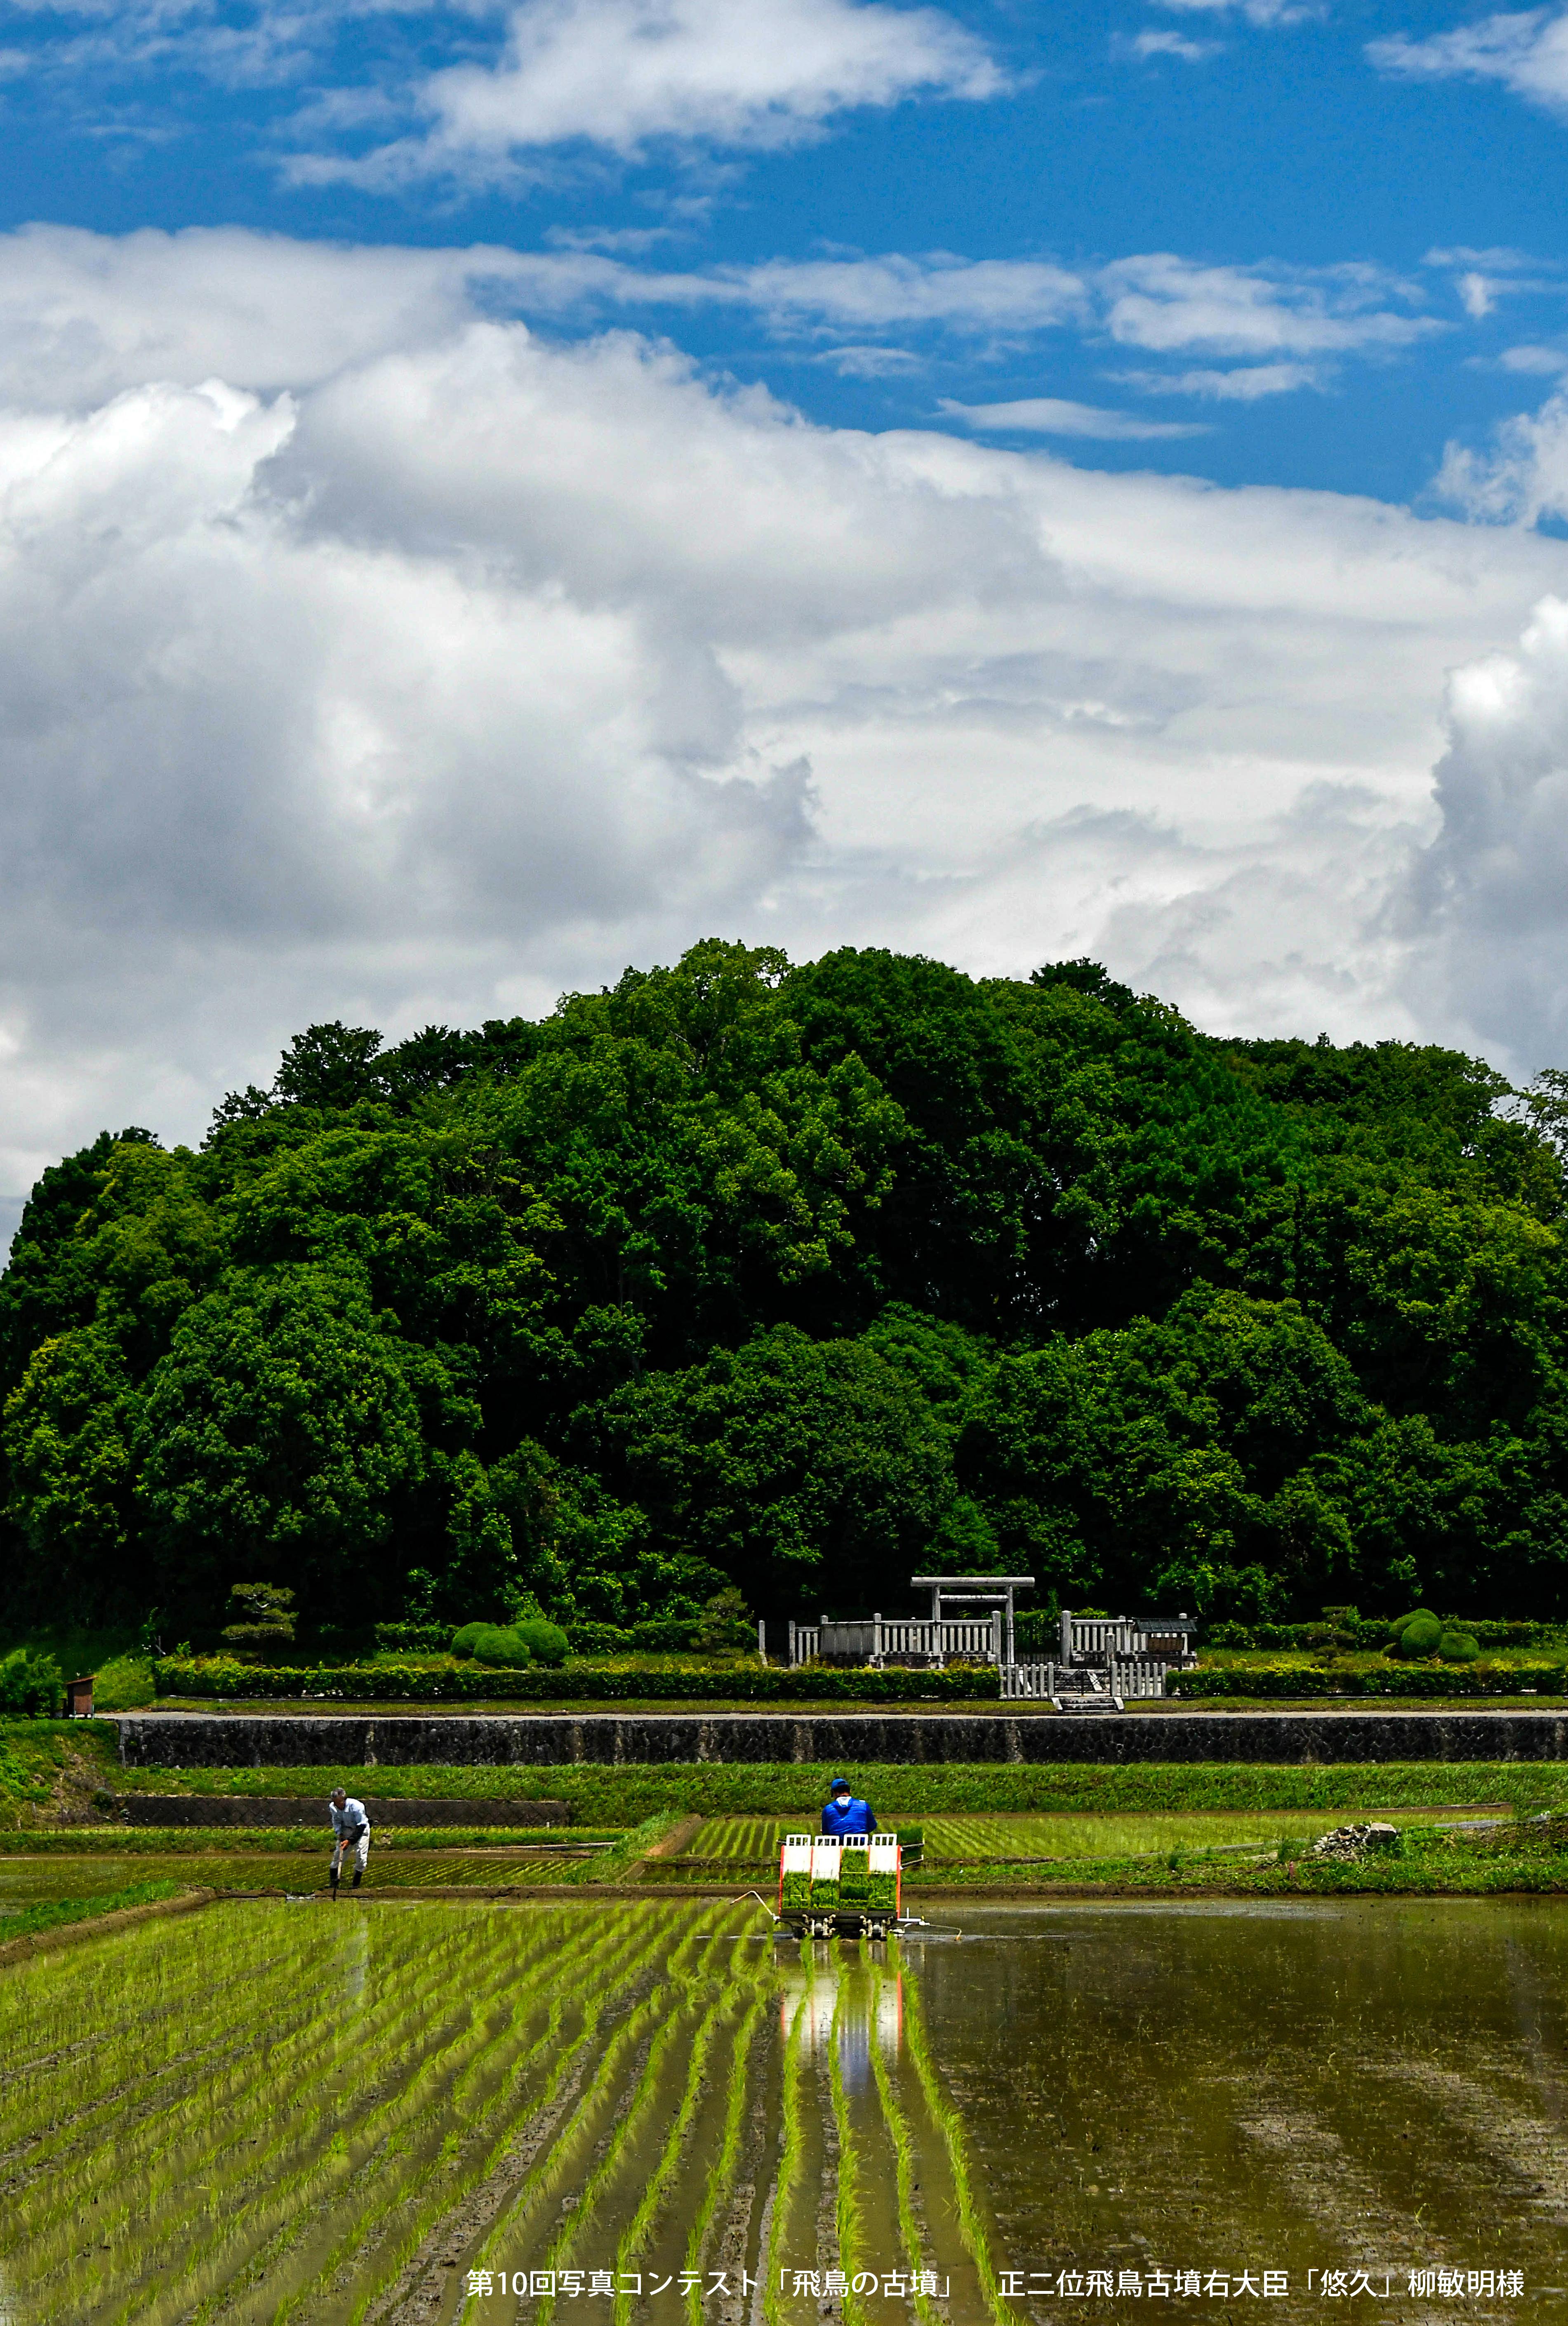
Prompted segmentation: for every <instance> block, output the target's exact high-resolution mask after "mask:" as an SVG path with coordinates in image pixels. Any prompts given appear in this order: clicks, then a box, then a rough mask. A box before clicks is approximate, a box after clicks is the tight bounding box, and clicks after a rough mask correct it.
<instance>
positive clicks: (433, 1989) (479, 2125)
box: [0, 1858, 1568, 2326]
mask: <svg viewBox="0 0 1568 2326" xmlns="http://www.w3.org/2000/svg"><path fill="white" fill-rule="evenodd" d="M145 1864H146V1861H145V1860H144V1859H141V1858H134V1859H133V1858H127V1859H125V1861H122V1865H123V1866H129V1867H131V1868H133V1869H134V1873H135V1874H137V1875H139V1874H141V1873H142V1872H143V1871H144V1867H145ZM274 1878H275V1877H274ZM111 1886H112V1885H111ZM931 1913H932V1921H933V1923H935V1922H940V1923H941V1924H942V1928H932V1929H929V1930H927V1931H917V1932H914V1933H913V1934H911V1935H910V1936H909V1937H908V1938H906V1939H905V1940H903V1941H901V1942H895V1943H894V1944H891V1945H889V1946H888V1947H886V1949H882V1948H877V1949H871V1948H849V1947H839V1946H834V1947H828V1946H821V1947H817V1948H812V1949H804V1950H803V1949H801V1948H800V1947H799V1946H797V1945H795V1944H793V1942H778V1941H775V1940H774V1938H773V1937H772V1935H771V1932H769V1931H767V1929H766V1928H765V1917H764V1916H763V1915H762V1914H761V1912H759V1910H757V1909H756V1908H755V1907H747V1906H746V1905H744V1904H731V1905H718V1904H713V1903H702V1902H699V1901H695V1900H692V1901H682V1900H679V1899H671V1900H659V1901H656V1902H652V1903H632V1902H627V1901H621V1902H603V1903H590V1902H589V1900H587V1899H585V1900H584V1901H583V1902H582V1903H575V1902H572V1903H559V1904H556V1903H551V1904H545V1903H538V1904H529V1903H517V1904H515V1905H506V1906H495V1905H487V1904H464V1903H460V1902H454V1903H450V1904H446V1905H436V1904H424V1903H399V1902H397V1901H395V1900H393V1899H387V1898H385V1897H383V1898H382V1899H380V1900H378V1901H376V1903H367V1902H366V1901H363V1900H362V1901H357V1902H351V1901H349V1900H348V1899H345V1900H344V1901H343V1902H342V1903H340V1904H339V1905H338V1906H337V1907H333V1906H331V1905H329V1904H327V1903H322V1902H320V1901H315V1902H311V1903H300V1904H294V1905H291V1904H286V1903H283V1902H281V1901H266V1902H238V1901H229V1902H223V1903H218V1904H216V1905H214V1906H211V1907H209V1908H207V1909H205V1910H204V1911H201V1912H197V1913H194V1914H187V1915H184V1916H181V1917H180V1918H178V1919H174V1920H169V1921H147V1922H144V1923H141V1924H139V1925H137V1926H135V1927H134V1928H131V1929H126V1930H123V1931H119V1932H117V1933H114V1934H107V1935H104V1936H101V1937H98V1938H96V1939H92V1940H85V1941H83V1942H81V1943H79V1944H77V1945H74V1946H71V1947H69V1948H66V1949H61V1950H60V1952H58V1953H56V1954H52V1955H42V1956H39V1957H37V1958H34V1959H32V1960H31V1961H28V1962H24V1963H21V1964H16V1965H13V1966H12V1967H10V1968H7V1969H6V1970H5V1971H4V1973H3V1974H0V2060H3V2061H4V2062H5V2098H4V2112H3V2117H0V2194H3V2197H4V2203H3V2205H0V2319H3V2320H4V2321H6V2326H56V2321H60V2326H100V2321H102V2322H103V2326H107V2321H121V2320H123V2321H151V2326H175V2321H207V2320H213V2321H218V2320H222V2321H246V2326H261V2321H269V2326H274V2321H296V2320H297V2321H311V2326H316V2321H320V2326H356V2322H357V2321H388V2326H390V2321H397V2326H413V2321H421V2322H422V2326H434V2321H450V2320H454V2319H456V2318H458V2317H459V2315H460V2316H461V2317H462V2318H463V2319H464V2320H465V2321H474V2326H511V2321H524V2320H525V2321H541V2326H543V2321H546V2320H550V2319H562V2318H564V2319H571V2318H572V2317H576V2316H583V2317H585V2318H592V2317H603V2318H605V2319H606V2320H611V2319H613V2320H616V2321H638V2320H643V2319H647V2320H649V2321H670V2326H675V2321H681V2320H682V2319H691V2320H700V2319H710V2320H714V2321H724V2326H806V2321H808V2320H810V2321H821V2319H822V2318H823V2317H824V2316H830V2317H831V2318H833V2319H835V2320H842V2321H845V2326H861V2322H862V2321H883V2320H886V2321H902V2320H913V2321H919V2326H935V2321H955V2326H971V2321H972V2326H991V2321H999V2320H1002V2319H1019V2318H1025V2319H1034V2320H1047V2319H1050V2318H1051V2317H1053V2316H1054V2315H1058V2314H1059V2313H1060V2312H1061V2311H1062V2308H1063V2306H1064V2303H1066V2302H1067V2301H1069V2300H1072V2299H1074V2298H1082V2299H1083V2300H1084V2301H1085V2302H1086V2303H1090V2305H1095V2306H1098V2308H1099V2311H1100V2312H1102V2313H1104V2312H1109V2311H1111V2310H1112V2309H1113V2307H1115V2306H1117V2305H1119V2306H1120V2307H1121V2309H1122V2312H1123V2314H1124V2315H1125V2314H1127V2309H1128V2306H1129V2305H1132V2304H1138V2305H1142V2304H1145V2303H1146V2302H1147V2301H1149V2300H1150V2299H1159V2298H1164V2299H1165V2300H1167V2301H1170V2302H1171V2303H1172V2304H1173V2307H1176V2306H1179V2305H1181V2304H1183V2303H1185V2304H1186V2305H1187V2306H1188V2314H1191V2313H1192V2312H1193V2311H1196V2312H1199V2313H1201V2314H1204V2315H1216V2314H1219V2313H1220V2312H1226V2313H1227V2314H1231V2313H1234V2312H1236V2311H1237V2310H1239V2311H1240V2312H1242V2314H1243V2315H1249V2314H1255V2313H1256V2312H1264V2313H1265V2314H1266V2313H1267V2311H1268V2309H1269V2306H1270V2304H1272V2306H1273V2310H1274V2313H1275V2314H1276V2315H1285V2316H1305V2315H1307V2314H1313V2315H1322V2311H1323V2308H1324V2303H1323V2297H1322V2293H1321V2291H1320V2286H1321V2277H1320V2275H1319V2274H1320V2273H1322V2272H1323V2271H1328V2272H1330V2273H1340V2274H1341V2283H1342V2284H1343V2285H1344V2287H1345V2291H1346V2298H1347V2299H1348V2300H1349V2301H1350V2303H1352V2305H1355V2304H1358V2303H1359V2307H1355V2306H1353V2307H1352V2312H1351V2314H1352V2315H1353V2316H1357V2317H1359V2316H1362V2315H1368V2316H1372V2315H1376V2316H1381V2317H1387V2316H1396V2317H1398V2318H1401V2319H1411V2320H1422V2321H1425V2320H1429V2319H1436V2318H1444V2319H1452V2318H1454V2317H1455V2316H1462V2317H1465V2318H1470V2319H1479V2318H1498V2319H1501V2318H1508V2319H1510V2320H1513V2319H1520V2318H1530V2319H1535V2318H1540V2319H1543V2320H1545V2319H1548V2318H1568V2259H1565V2256H1568V1905H1565V1904H1564V1903H1562V1902H1558V1901H1554V1900H1551V1899H1538V1900H1536V1899H1489V1900H1484V1901H1472V1900H1454V1899H1447V1900H1434V1901H1427V1900H1412V1899H1381V1898H1358V1899H1348V1900H1343V1901H1341V1900H1325V1899H1318V1900H1310V1901H1308V1900H1304V1901H1301V1902H1294V1901H1293V1902H1283V1901H1282V1902H1273V1901H1256V1900H1213V1901H1204V1902H1201V1903H1199V1902H1193V1903H1188V1902H1168V1903H1166V1902H1156V1901H1151V1902H1147V1903H1139V1902H1131V1901H1128V1902H1120V1901H1116V1902H1111V1901H1096V1902H1085V1903H1053V1904H1051V1905H1044V1906H1029V1907H999V1906H993V1907H974V1906H971V1907H967V1908H965V1909H964V1910H963V1912H962V1916H961V1925H962V1931H963V1935H962V1937H961V1938H960V1937H958V1936H956V1935H954V1931H955V1928H956V1926H957V1924H958V1922H959V1921H960V1916H959V1915H958V1913H957V1912H956V1911H953V1910H948V1911H945V1912H939V1911H938V1910H937V1909H935V1908H934V1907H933V1908H932V1910H931ZM0 1928H3V1925H0ZM835 2270H838V2271H841V2273H842V2278H843V2287H844V2288H845V2289H847V2290H840V2288H839V2286H838V2284H837V2282H836V2281H834V2280H832V2279H831V2278H830V2277H829V2276H828V2275H827V2273H829V2272H831V2271H835ZM595 2271H598V2272H601V2273H604V2274H605V2275H606V2277H607V2279H608V2284H610V2286H611V2287H612V2288H613V2289H614V2291H612V2292H611V2293H606V2294H595V2293H593V2292H592V2291H591V2275H592V2273H593V2272H595ZM781 2273H782V2277H781ZM1265 2273H1267V2274H1268V2284H1269V2288H1270V2290H1269V2291H1268V2292H1267V2293H1265V2292H1264V2286H1265ZM1515 2273H1517V2276H1518V2279H1519V2280H1520V2282H1521V2284H1522V2291H1515V2290H1513V2286H1512V2275H1511V2274H1515ZM574 2274H575V2275H574ZM1309 2274H1310V2275H1309ZM922 2275H923V2276H924V2284H922ZM1413 2277H1414V2279H1415V2286H1416V2290H1415V2291H1414V2292H1412V2291H1411V2284H1410V2281H1411V2279H1412V2278H1413ZM1358 2278H1359V2279H1360V2280H1361V2281H1362V2282H1363V2283H1364V2284H1365V2286H1366V2287H1368V2288H1369V2289H1370V2298H1369V2295H1368V2293H1366V2292H1361V2293H1353V2292H1352V2291H1351V2289H1352V2288H1353V2287H1355V2286H1356V2284H1357V2281H1358ZM857 2279H858V2280H859V2282H860V2283H859V2286H858V2289H857V2286H856V2280H857ZM519 2280H521V2288H520V2287H519ZM1243 2280H1247V2281H1248V2283H1247V2284H1244V2283H1242V2281H1243ZM1135 2285H1136V2286H1137V2288H1138V2289H1139V2290H1138V2291H1137V2293H1135V2292H1134V2291H1133V2288H1134V2286H1135ZM1282 2285H1283V2286H1284V2287H1285V2289H1286V2290H1285V2291H1284V2292H1283V2293H1276V2292H1275V2291H1274V2290H1273V2289H1274V2288H1275V2287H1277V2286H1282ZM1058 2288H1060V2289H1061V2290H1060V2291H1058V2290H1057V2289H1058ZM1032 2289H1033V2290H1032ZM1385 2289H1387V2291H1386V2290H1385ZM1428 2289H1429V2290H1428ZM1456 2289H1457V2290H1456ZM596 2304H597V2307H596V2306H595V2305H596ZM1131 2314H1132V2315H1133V2316H1134V2317H1135V2318H1136V2317H1137V2316H1138V2315H1139V2314H1140V2309H1139V2308H1137V2307H1134V2308H1132V2310H1131ZM1331 2314H1332V2313H1331Z"/></svg>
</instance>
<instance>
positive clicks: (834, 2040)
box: [828, 1853, 867, 2326]
mask: <svg viewBox="0 0 1568 2326" xmlns="http://www.w3.org/2000/svg"><path fill="white" fill-rule="evenodd" d="M847 1854H848V1853H846V1855H847ZM846 1986H847V1981H845V1980H842V1979H840V1982H839V1990H838V1993H837V1995H836V1996H834V1998H833V2017H832V2023H831V2025H830V2030H829V2035H828V2084H829V2089H830V2093H831V2096H832V2105H833V2127H834V2130H835V2132H836V2133H837V2135H838V2158H839V2172H838V2181H839V2185H838V2188H837V2190H836V2191H835V2203H834V2208H833V2212H834V2222H833V2226H834V2228H835V2229H836V2230H837V2232H838V2258H839V2266H840V2268H841V2269H842V2271H843V2272H844V2275H846V2277H848V2278H849V2281H850V2284H851V2288H852V2287H853V2284H854V2281H855V2279H856V2278H857V2277H858V2275H861V2273H862V2268H863V2265H864V2263H865V2261H866V2258H867V2255H866V2222H865V2210H864V2208H863V2206H862V2204H861V2201H860V2191H859V2187H858V2182H859V2177H860V2176H859V2172H858V2170H857V2142H856V2138H855V2128H854V2126H852V2125H851V2123H850V2121H849V2094H848V2092H847V2091H846V2090H845V2089H844V2060H843V2052H842V2048H841V2046H840V2042H839V2040H838V2038H839V2033H840V2025H841V2023H842V2014H843V2007H844V1996H845V1989H846ZM844 2320H845V2326H867V2315H866V2309H865V2305H864V2303H862V2301H861V2299H860V2296H859V2294H858V2293H855V2292H854V2291H851V2292H850V2293H848V2294H846V2295H845V2297H844Z"/></svg>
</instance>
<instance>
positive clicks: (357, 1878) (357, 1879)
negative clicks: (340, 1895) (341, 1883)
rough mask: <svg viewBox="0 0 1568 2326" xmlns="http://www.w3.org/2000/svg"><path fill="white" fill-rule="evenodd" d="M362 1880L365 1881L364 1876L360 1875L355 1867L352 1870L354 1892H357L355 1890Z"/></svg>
mask: <svg viewBox="0 0 1568 2326" xmlns="http://www.w3.org/2000/svg"><path fill="white" fill-rule="evenodd" d="M364 1879H365V1876H364V1875H362V1874H361V1873H360V1871H359V1868H358V1867H357V1866H356V1867H355V1868H354V1887H355V1888H356V1890H357V1889H358V1887H359V1884H361V1882H363V1881H364Z"/></svg>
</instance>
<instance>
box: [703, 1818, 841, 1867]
mask: <svg viewBox="0 0 1568 2326" xmlns="http://www.w3.org/2000/svg"><path fill="white" fill-rule="evenodd" d="M819 1815H820V1812H819V1811H818V1810H799V1811H798V1812H797V1813H796V1814H795V1815H793V1816H788V1817H713V1818H708V1819H704V1821H703V1823H702V1824H701V1825H700V1827H699V1828H698V1830H697V1831H696V1832H695V1833H694V1834H693V1835H692V1837H691V1840H690V1841H689V1842H688V1843H687V1844H686V1847H685V1848H684V1849H683V1850H682V1853H681V1855H682V1857H707V1858H719V1857H741V1858H749V1859H750V1860H752V1861H753V1863H759V1862H762V1861H764V1860H767V1861H771V1860H773V1859H775V1858H776V1857H777V1856H778V1846H779V1840H780V1838H781V1837H782V1836H783V1835H784V1834H786V1833H814V1832H815V1831H816V1829H817V1822H818V1818H819Z"/></svg>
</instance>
